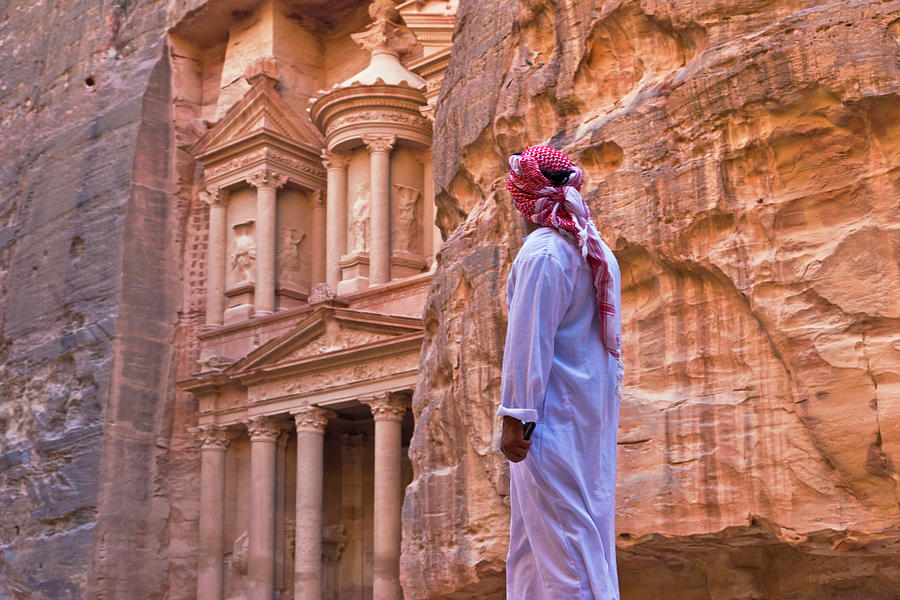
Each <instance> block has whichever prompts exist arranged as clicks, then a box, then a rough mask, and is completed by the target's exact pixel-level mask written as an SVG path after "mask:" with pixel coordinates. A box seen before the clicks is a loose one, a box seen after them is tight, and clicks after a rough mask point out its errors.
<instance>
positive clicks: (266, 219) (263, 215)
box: [247, 169, 287, 316]
mask: <svg viewBox="0 0 900 600" xmlns="http://www.w3.org/2000/svg"><path fill="white" fill-rule="evenodd" d="M247 181H248V182H249V183H250V185H252V186H253V187H255V188H256V284H255V287H254V289H253V304H254V307H253V313H254V314H255V315H257V316H260V315H270V314H272V313H273V312H275V244H276V242H277V239H278V231H277V229H276V227H277V219H278V210H277V209H278V203H277V194H278V188H280V187H281V186H283V185H284V184H285V182H286V181H287V177H285V176H284V175H282V174H280V173H276V172H275V171H271V170H269V169H260V170H259V171H256V172H255V173H253V174H251V175H250V176H249V177H248V178H247Z"/></svg>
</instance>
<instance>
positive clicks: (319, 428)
mask: <svg viewBox="0 0 900 600" xmlns="http://www.w3.org/2000/svg"><path fill="white" fill-rule="evenodd" d="M291 416H292V417H294V427H296V428H297V433H322V434H324V433H325V427H326V425H328V420H329V419H334V418H336V417H337V414H336V413H335V412H334V411H331V410H328V409H326V408H321V407H318V406H304V407H303V408H300V409H297V410H294V411H291Z"/></svg>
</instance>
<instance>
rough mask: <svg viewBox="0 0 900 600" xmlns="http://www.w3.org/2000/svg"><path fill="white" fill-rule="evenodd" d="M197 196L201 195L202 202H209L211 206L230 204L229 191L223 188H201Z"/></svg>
mask: <svg viewBox="0 0 900 600" xmlns="http://www.w3.org/2000/svg"><path fill="white" fill-rule="evenodd" d="M197 196H199V197H200V201H201V202H203V203H205V204H208V205H209V206H213V205H216V206H228V192H227V191H225V190H223V189H222V188H209V189H208V190H201V191H200V192H199V193H198V194H197Z"/></svg>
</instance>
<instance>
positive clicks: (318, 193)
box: [309, 188, 325, 208]
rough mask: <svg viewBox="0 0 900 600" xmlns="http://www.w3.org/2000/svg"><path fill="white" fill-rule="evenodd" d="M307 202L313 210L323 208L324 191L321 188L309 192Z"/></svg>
mask: <svg viewBox="0 0 900 600" xmlns="http://www.w3.org/2000/svg"><path fill="white" fill-rule="evenodd" d="M309 202H310V204H312V207H313V208H325V191H324V190H323V189H322V188H318V189H315V190H313V191H311V192H310V193H309Z"/></svg>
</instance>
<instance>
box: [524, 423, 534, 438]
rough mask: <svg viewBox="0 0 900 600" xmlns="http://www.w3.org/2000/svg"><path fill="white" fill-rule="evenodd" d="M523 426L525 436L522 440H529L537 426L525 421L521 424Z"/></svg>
mask: <svg viewBox="0 0 900 600" xmlns="http://www.w3.org/2000/svg"><path fill="white" fill-rule="evenodd" d="M523 425H525V435H524V436H523V438H524V439H525V440H530V439H531V433H532V432H533V431H534V428H535V426H536V425H537V423H534V422H533V421H525V422H524V423H523Z"/></svg>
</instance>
